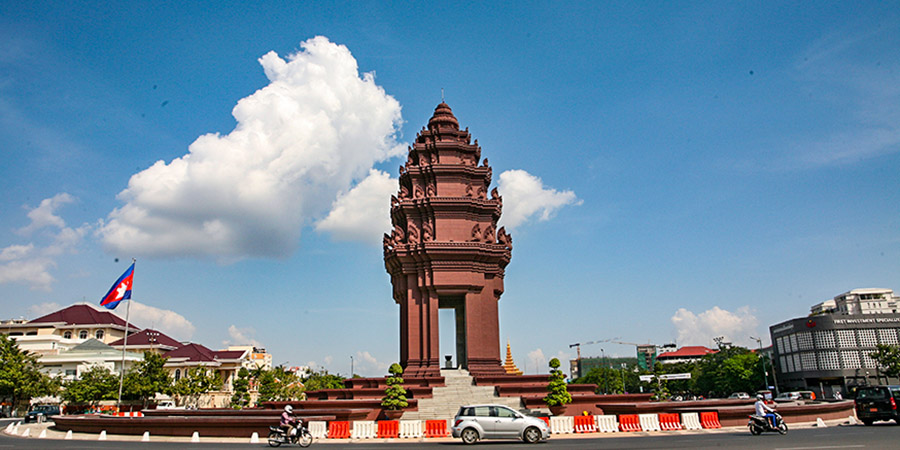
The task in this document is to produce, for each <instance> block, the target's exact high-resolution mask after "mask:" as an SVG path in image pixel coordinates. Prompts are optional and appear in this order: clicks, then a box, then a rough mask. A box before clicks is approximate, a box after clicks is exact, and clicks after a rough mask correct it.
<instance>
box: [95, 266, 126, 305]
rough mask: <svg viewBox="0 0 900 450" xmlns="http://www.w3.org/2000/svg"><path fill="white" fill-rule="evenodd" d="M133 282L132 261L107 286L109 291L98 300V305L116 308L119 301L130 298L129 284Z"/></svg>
mask: <svg viewBox="0 0 900 450" xmlns="http://www.w3.org/2000/svg"><path fill="white" fill-rule="evenodd" d="M133 283H134V263H131V267H129V268H128V270H126V271H125V273H123V274H122V276H121V277H119V279H118V280H116V282H115V283H114V284H113V285H112V287H111V288H109V292H107V293H106V295H104V296H103V298H102V299H101V300H100V306H105V307H107V308H109V309H116V306H119V302H121V301H122V300H125V299H128V298H131V285H132V284H133Z"/></svg>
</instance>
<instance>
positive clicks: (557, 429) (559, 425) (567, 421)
mask: <svg viewBox="0 0 900 450" xmlns="http://www.w3.org/2000/svg"><path fill="white" fill-rule="evenodd" d="M574 430H575V418H573V417H572V416H553V417H551V418H550V432H551V433H553V434H564V433H571V432H572V431H574Z"/></svg>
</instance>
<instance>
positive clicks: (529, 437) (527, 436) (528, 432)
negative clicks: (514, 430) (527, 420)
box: [522, 427, 541, 444]
mask: <svg viewBox="0 0 900 450" xmlns="http://www.w3.org/2000/svg"><path fill="white" fill-rule="evenodd" d="M522 440H523V441H525V442H527V443H529V444H535V443H538V442H540V440H541V430H538V429H537V428H535V427H528V428H526V429H525V432H524V433H522Z"/></svg>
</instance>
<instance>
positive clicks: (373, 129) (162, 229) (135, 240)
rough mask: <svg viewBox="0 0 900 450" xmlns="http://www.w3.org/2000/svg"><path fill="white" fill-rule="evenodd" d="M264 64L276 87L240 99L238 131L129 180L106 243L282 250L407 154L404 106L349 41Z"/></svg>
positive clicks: (152, 248)
mask: <svg viewBox="0 0 900 450" xmlns="http://www.w3.org/2000/svg"><path fill="white" fill-rule="evenodd" d="M259 62H260V64H261V65H262V67H263V70H264V72H265V74H266V77H268V79H269V84H268V85H267V86H265V87H263V88H262V89H260V90H258V91H256V92H255V93H253V94H252V95H250V96H248V97H246V98H244V99H242V100H240V101H239V102H238V104H237V106H236V107H235V108H234V110H233V112H232V113H233V115H234V117H235V119H236V120H237V125H236V127H235V128H234V130H233V131H231V132H230V133H228V134H226V135H224V136H221V135H219V134H207V135H204V136H201V137H199V138H198V139H197V140H196V141H194V143H193V144H191V145H190V147H189V148H188V154H186V155H185V156H183V157H180V158H176V159H175V160H173V161H171V162H169V163H168V164H167V163H165V162H163V161H158V162H156V163H155V164H154V165H153V166H151V167H150V168H148V169H146V170H144V171H142V172H140V173H137V174H135V175H133V176H132V177H131V179H130V180H129V182H128V187H127V188H126V189H125V190H124V191H122V192H121V193H120V194H119V196H118V198H119V199H120V200H122V201H123V202H124V203H125V204H124V205H123V206H122V207H120V208H117V209H115V210H114V211H112V212H111V213H110V214H109V217H108V218H107V220H106V222H105V223H104V224H103V225H102V227H101V229H100V230H99V235H100V236H101V238H102V240H103V242H104V243H105V245H106V247H107V248H108V249H109V250H112V251H116V252H123V253H126V252H127V253H131V254H140V255H146V256H175V257H178V256H194V257H213V258H216V259H219V260H221V261H233V260H237V259H241V258H245V257H284V256H287V255H289V254H290V253H291V252H292V251H293V249H294V248H295V247H296V245H297V242H298V239H299V236H300V231H301V228H302V227H303V226H304V225H305V224H308V223H310V222H311V221H313V220H315V219H316V218H317V217H321V216H322V215H324V214H325V213H326V212H327V211H328V209H329V207H331V206H332V204H333V203H334V202H335V200H336V198H337V197H338V194H339V193H341V192H348V194H347V195H349V188H350V186H352V184H353V182H354V181H358V180H360V179H362V178H364V177H366V176H367V175H369V169H371V168H372V167H373V165H374V164H375V163H377V162H380V161H384V160H386V159H388V158H391V157H393V156H396V155H399V154H401V153H402V151H403V146H402V145H398V143H397V142H396V139H395V138H396V133H397V132H398V130H399V126H400V123H401V115H400V104H399V103H398V102H397V101H396V100H395V99H394V98H393V97H391V96H389V95H387V94H386V93H385V92H384V90H383V89H382V88H381V87H380V86H378V85H376V84H375V79H374V74H372V73H365V74H362V75H360V73H359V69H358V67H357V62H356V59H354V57H353V55H352V54H351V53H350V51H349V50H348V49H347V48H346V47H344V46H342V45H337V44H334V43H332V42H330V41H329V40H328V39H327V38H325V37H321V36H320V37H315V38H312V39H310V40H307V41H306V42H303V43H302V44H301V50H300V51H299V52H297V53H295V54H292V55H290V56H288V57H287V58H286V59H282V58H281V57H279V56H278V55H277V54H275V53H274V52H269V53H267V54H266V55H264V56H263V57H262V58H260V59H259ZM388 199H389V197H388ZM388 199H385V203H387V202H388ZM348 201H349V200H348ZM336 214H338V213H336ZM335 220H336V219H335ZM324 223H325V225H323V227H325V228H328V227H329V224H330V223H331V222H328V221H325V222H324ZM335 227H336V225H332V228H331V229H337V228H335ZM325 228H323V229H325ZM336 232H338V234H340V232H343V231H336Z"/></svg>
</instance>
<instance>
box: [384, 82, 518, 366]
mask: <svg viewBox="0 0 900 450" xmlns="http://www.w3.org/2000/svg"><path fill="white" fill-rule="evenodd" d="M441 97H442V98H441V103H440V104H438V105H437V106H436V107H435V109H434V114H433V115H432V116H431V118H430V119H429V120H428V125H427V126H426V127H423V128H422V130H421V131H420V132H419V133H418V135H417V136H416V139H415V142H414V143H413V145H412V146H411V147H410V148H409V154H408V155H407V160H406V164H404V165H403V166H401V167H400V179H399V183H398V184H399V191H398V193H397V195H395V196H392V197H391V223H392V225H393V230H392V231H391V234H385V235H384V242H383V244H384V265H385V269H386V270H387V272H388V273H389V274H390V276H391V284H392V285H393V297H394V301H396V302H397V303H398V304H399V305H400V363H401V365H402V366H404V368H405V370H404V377H410V378H416V377H428V376H439V375H440V359H441V355H440V333H439V332H438V310H439V309H453V310H454V311H455V315H456V342H455V343H456V362H457V364H458V365H459V366H460V367H463V368H467V369H468V370H469V372H470V373H472V374H473V375H502V374H504V373H505V370H504V369H503V366H502V365H501V360H500V332H499V328H500V323H499V314H498V302H499V300H500V296H501V295H502V294H503V277H504V275H505V269H506V266H507V264H509V261H510V258H511V251H512V238H511V237H510V236H509V234H507V233H506V230H505V229H503V228H502V227H501V228H499V229H498V227H497V221H498V220H499V219H500V214H501V212H502V209H503V199H502V198H501V197H500V195H499V194H498V193H497V189H496V188H494V189H490V185H491V178H492V175H493V171H492V169H491V167H490V166H489V165H488V161H487V159H485V160H484V161H483V162H482V163H481V164H479V162H480V160H481V147H480V146H479V145H478V141H477V140H475V141H474V142H473V140H472V137H471V135H470V134H469V130H468V129H464V130H461V129H460V127H459V121H458V120H457V119H456V116H455V115H454V114H453V111H452V110H451V109H450V106H449V105H447V104H446V103H444V101H443V92H442V95H441Z"/></svg>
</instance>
